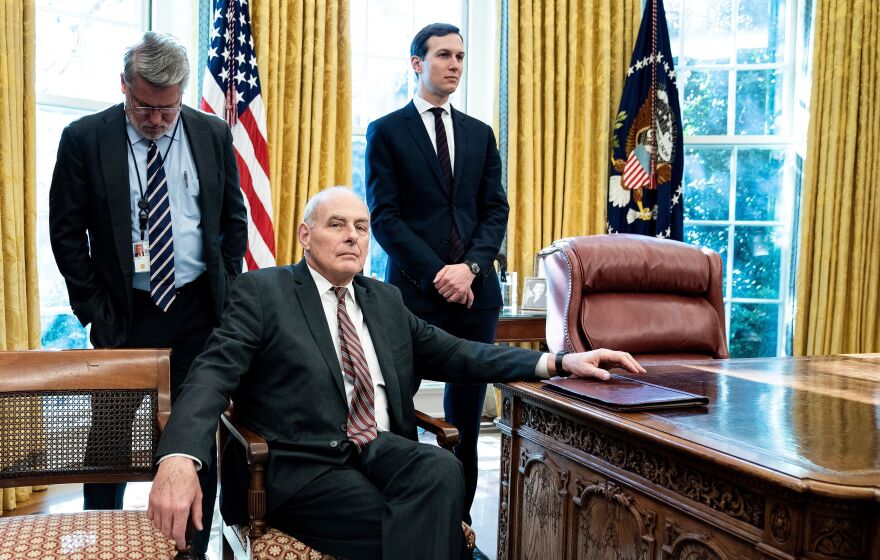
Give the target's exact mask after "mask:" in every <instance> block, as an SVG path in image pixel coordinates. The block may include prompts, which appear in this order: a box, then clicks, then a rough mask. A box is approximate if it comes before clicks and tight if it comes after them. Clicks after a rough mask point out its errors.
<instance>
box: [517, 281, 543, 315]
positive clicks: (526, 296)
mask: <svg viewBox="0 0 880 560" xmlns="http://www.w3.org/2000/svg"><path fill="white" fill-rule="evenodd" d="M522 308H523V311H547V281H546V280H545V279H544V278H537V277H530V278H526V281H525V284H523V299H522Z"/></svg>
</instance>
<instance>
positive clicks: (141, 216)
mask: <svg viewBox="0 0 880 560" xmlns="http://www.w3.org/2000/svg"><path fill="white" fill-rule="evenodd" d="M182 118H183V115H180V117H178V119H177V123H176V124H175V125H174V131H173V132H172V133H171V142H169V143H168V148H166V149H165V155H164V156H163V155H162V154H159V157H160V158H161V160H160V162H159V163H160V164H161V165H163V166H164V165H165V162H166V161H167V160H168V152H170V151H171V146H173V145H174V138H175V137H176V136H177V127H178V126H180V120H181V119H182ZM125 140H126V141H127V142H128V151H129V152H131V161H133V162H134V174H135V176H136V177H137V180H138V190H139V191H140V193H141V197H140V198H139V199H138V202H137V205H138V209H139V210H138V227H139V229H140V230H141V241H143V240H144V233H145V232H146V231H147V221H148V220H149V216H150V214H149V212H148V209H149V207H150V203H149V202H148V201H147V197H146V196H144V185H143V183H141V172H140V170H139V169H138V166H137V158H136V157H134V147H132V144H131V138H129V136H128V131H127V130H126V131H125ZM157 140H158V138H157ZM153 142H155V140H153Z"/></svg>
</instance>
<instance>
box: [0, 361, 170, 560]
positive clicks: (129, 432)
mask: <svg viewBox="0 0 880 560" xmlns="http://www.w3.org/2000/svg"><path fill="white" fill-rule="evenodd" d="M168 359H169V352H168V350H66V351H63V352H59V351H38V350H34V351H29V352H0V488H9V487H13V486H30V485H40V484H62V483H78V482H128V481H138V480H140V481H144V480H152V478H153V475H154V474H155V464H154V461H153V456H154V453H155V450H156V446H157V445H158V443H159V435H160V433H161V430H162V427H163V426H164V425H165V422H166V421H167V419H168V415H169V413H170V410H171V397H170V395H171V393H170V385H169V361H168ZM98 403H100V404H98ZM119 403H128V404H132V403H133V406H138V403H139V404H140V407H139V408H138V411H137V413H136V414H135V418H134V420H133V421H132V419H131V417H130V416H126V412H125V411H130V410H131V407H126V406H118V405H119ZM123 418H125V420H123ZM95 425H100V426H102V427H106V430H105V429H104V428H102V429H101V431H100V433H99V434H98V436H99V437H97V438H95V437H92V438H89V431H90V429H91V428H92V427H93V426H95ZM128 438H131V441H132V445H131V447H130V448H128V447H127V446H125V445H123V446H121V447H122V448H123V449H125V451H123V452H120V445H118V442H119V440H120V439H128ZM87 442H88V445H87ZM3 553H9V554H11V555H12V556H10V558H40V559H41V560H55V559H59V560H60V559H62V558H78V559H80V560H98V559H100V560H130V559H131V558H150V559H156V560H171V559H172V558H175V556H176V557H177V558H188V555H186V554H185V553H183V552H181V553H180V554H179V555H178V551H176V550H175V547H174V541H172V540H171V539H167V538H165V537H163V536H162V534H161V533H160V532H159V531H158V530H157V529H156V528H155V527H154V526H153V523H152V522H151V521H150V520H149V518H147V513H146V511H124V510H119V511H83V512H77V513H67V514H64V513H59V514H48V515H47V514H37V515H18V516H16V515H4V516H3V517H0V556H3Z"/></svg>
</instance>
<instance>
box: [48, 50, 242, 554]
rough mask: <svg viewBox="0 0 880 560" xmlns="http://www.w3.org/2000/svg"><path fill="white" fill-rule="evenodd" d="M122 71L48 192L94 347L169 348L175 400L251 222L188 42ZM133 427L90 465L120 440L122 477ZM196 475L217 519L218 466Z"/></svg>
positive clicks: (65, 271)
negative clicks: (190, 101) (190, 91)
mask: <svg viewBox="0 0 880 560" xmlns="http://www.w3.org/2000/svg"><path fill="white" fill-rule="evenodd" d="M123 60H124V67H123V72H122V75H121V81H122V84H121V85H122V93H123V95H124V103H121V104H119V105H115V106H113V107H110V108H109V109H106V110H104V111H101V112H99V113H96V114H94V115H90V116H87V117H83V118H82V119H79V120H78V121H75V122H74V123H72V124H70V125H69V126H68V127H67V128H65V129H64V132H63V133H62V135H61V141H60V143H59V146H58V158H57V161H56V164H55V172H54V174H53V176H52V186H51V190H50V194H49V222H50V237H51V241H52V251H53V252H54V254H55V261H56V262H57V264H58V269H59V271H60V272H61V275H62V276H63V277H64V280H65V282H66V284H67V291H68V295H69V297H70V306H71V308H72V309H73V313H74V314H75V315H76V316H77V318H78V319H79V321H80V322H81V323H82V324H83V325H84V326H85V325H91V332H90V339H91V342H92V344H93V345H94V346H95V347H96V348H144V347H147V348H149V347H157V348H171V351H172V353H171V394H172V401H173V400H175V399H176V397H177V393H178V391H179V389H180V386H181V385H182V384H183V380H184V378H185V376H186V373H187V371H188V370H189V366H190V364H191V363H192V361H193V359H195V357H196V356H197V355H198V354H199V353H201V351H202V350H203V348H204V344H205V340H206V339H207V337H208V335H209V334H210V333H211V330H212V329H213V328H214V327H215V326H216V325H217V324H218V321H219V317H220V313H221V311H222V310H223V308H224V306H225V303H226V301H227V297H228V291H229V287H230V285H231V283H232V281H233V280H234V279H235V278H236V277H237V276H238V275H239V274H240V273H241V271H242V266H243V263H242V259H243V257H244V252H245V245H246V241H247V213H246V209H245V206H244V201H243V198H242V194H241V190H240V189H239V185H238V168H237V167H236V158H235V153H234V151H233V148H232V135H231V133H230V131H229V128H228V127H227V126H226V123H224V122H223V121H222V120H220V119H219V118H216V117H214V116H210V115H207V114H204V113H200V112H198V111H196V110H193V109H191V108H189V107H186V106H184V105H182V98H183V91H184V89H185V88H186V85H187V81H188V79H189V62H188V60H187V56H186V49H185V48H184V47H183V45H181V44H180V42H179V41H178V40H177V39H176V38H174V37H173V36H171V35H167V34H163V33H156V32H147V33H145V34H144V35H143V37H142V38H141V40H140V42H138V43H137V44H136V45H133V46H131V47H129V48H128V49H127V50H126V52H125V55H124V59H123ZM139 405H140V402H139V401H138V402H133V401H132V402H120V401H119V399H117V400H116V401H115V402H113V403H111V402H106V403H105V402H93V403H92V407H93V410H94V411H98V410H99V409H100V408H101V407H108V406H117V407H118V406H126V407H128V408H130V409H131V414H132V415H134V413H135V411H136V409H137V407H138V406H139ZM98 416H99V415H98V414H95V417H96V418H97V417H98ZM129 428H130V427H128V426H110V425H101V424H100V423H98V422H94V423H93V424H92V426H91V429H90V433H89V441H90V443H89V446H88V447H87V449H86V457H85V460H86V461H87V462H88V461H89V460H90V459H89V457H90V453H95V452H96V451H94V449H96V448H97V446H95V447H93V446H92V444H91V443H92V442H93V441H94V442H98V441H100V440H105V441H107V440H109V441H113V442H117V447H118V450H116V451H118V455H117V456H118V457H120V466H124V464H125V463H126V462H127V461H128V460H129V457H130V455H131V433H130V429H129ZM126 430H128V433H126ZM199 475H200V482H201V484H202V489H203V494H204V502H203V511H204V512H205V514H206V519H209V520H210V518H211V513H212V512H213V506H214V497H215V493H216V487H217V484H216V468H215V466H214V465H205V466H204V467H203V468H202V470H201V472H200V473H199ZM124 491H125V485H124V484H86V485H85V487H84V490H83V494H84V498H85V499H84V502H85V503H84V507H85V509H120V508H121V507H122V498H123V493H124ZM209 532H210V522H209V523H208V524H207V525H206V528H205V530H204V531H201V532H199V533H197V534H196V535H195V536H194V539H193V543H192V551H193V557H194V558H203V557H204V555H205V551H206V549H207V545H208V536H209Z"/></svg>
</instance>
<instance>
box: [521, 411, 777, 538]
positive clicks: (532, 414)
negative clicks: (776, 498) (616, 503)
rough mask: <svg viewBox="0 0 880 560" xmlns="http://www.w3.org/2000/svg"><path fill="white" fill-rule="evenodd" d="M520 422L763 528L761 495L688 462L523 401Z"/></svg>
mask: <svg viewBox="0 0 880 560" xmlns="http://www.w3.org/2000/svg"><path fill="white" fill-rule="evenodd" d="M520 411H521V418H520V423H521V425H523V426H527V427H529V428H531V429H533V430H535V431H537V432H540V433H542V434H544V435H546V436H548V437H550V438H553V439H554V440H556V441H558V442H559V443H562V444H565V445H569V446H571V447H574V448H575V449H578V450H580V451H583V452H584V453H587V454H589V455H592V456H594V457H597V458H599V459H602V460H603V461H606V462H607V463H610V464H612V465H614V466H615V467H617V468H620V469H623V470H625V471H628V472H630V473H633V474H635V475H638V476H640V477H642V478H644V479H645V480H647V481H649V482H651V483H654V484H657V485H659V486H662V487H664V488H666V489H668V490H671V491H673V492H675V493H677V494H679V495H681V496H683V497H685V498H688V499H690V500H693V501H695V502H698V503H701V504H704V505H706V506H709V507H711V508H712V509H715V510H718V511H719V512H721V513H723V514H724V515H727V516H730V517H732V518H734V519H739V520H741V521H745V522H746V523H748V524H750V525H753V526H754V527H757V528H761V529H763V527H764V508H765V500H764V497H763V496H761V495H760V494H758V493H757V492H753V491H751V490H748V489H746V488H745V487H743V486H741V485H739V484H737V483H734V482H731V481H729V480H725V479H722V478H719V477H717V476H715V475H712V474H709V473H706V472H703V471H701V470H699V469H697V468H695V467H694V466H692V465H688V464H685V463H682V462H680V461H677V460H674V459H671V458H669V457H666V456H662V455H658V454H655V453H651V452H649V451H647V450H645V449H641V448H638V447H636V446H633V445H631V444H630V443H629V442H627V441H624V440H623V439H621V438H619V437H615V436H613V435H610V434H607V433H602V432H599V431H597V430H594V429H592V428H590V427H588V426H585V425H583V424H577V423H575V422H573V421H571V420H569V419H568V418H565V417H563V416H559V415H556V414H553V413H552V412H548V411H547V410H544V409H543V408H539V407H537V406H534V405H532V404H531V403H529V402H528V401H523V403H522V407H521V409H520Z"/></svg>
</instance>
